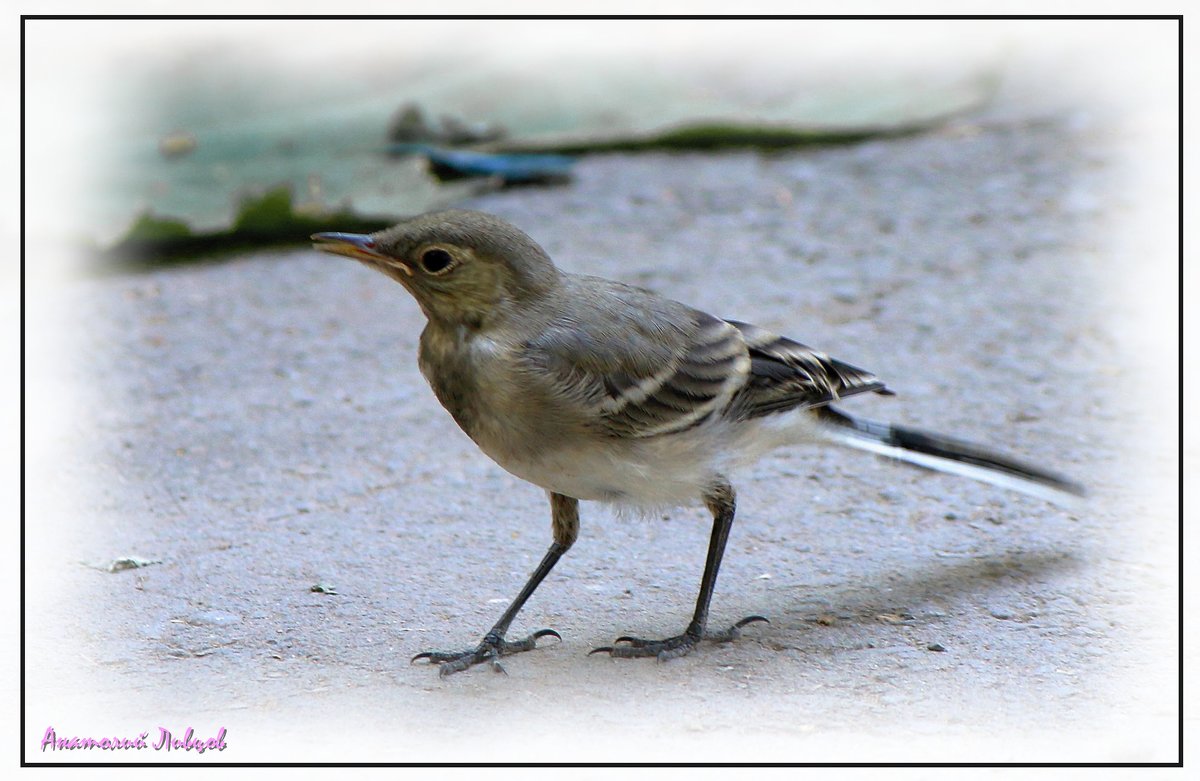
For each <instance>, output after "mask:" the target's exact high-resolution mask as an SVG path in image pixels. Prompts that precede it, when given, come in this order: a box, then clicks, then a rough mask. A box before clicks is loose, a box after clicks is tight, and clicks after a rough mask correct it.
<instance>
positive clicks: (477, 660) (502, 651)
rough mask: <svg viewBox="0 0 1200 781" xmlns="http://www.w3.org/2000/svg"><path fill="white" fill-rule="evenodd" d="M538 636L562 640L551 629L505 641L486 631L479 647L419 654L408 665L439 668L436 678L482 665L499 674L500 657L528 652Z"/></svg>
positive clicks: (532, 647) (500, 671) (501, 669)
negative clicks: (420, 662) (419, 662)
mask: <svg viewBox="0 0 1200 781" xmlns="http://www.w3.org/2000/svg"><path fill="white" fill-rule="evenodd" d="M542 637H555V638H558V640H559V642H561V641H562V635H560V634H559V633H558V632H555V631H554V630H553V629H539V630H538V631H536V632H534V633H533V634H531V635H529V636H528V637H525V638H523V639H521V640H505V639H504V638H503V637H502V636H500V635H498V634H496V633H495V632H488V633H487V634H486V635H484V637H483V640H481V641H480V643H479V645H477V646H475V647H474V648H468V649H467V650H466V651H423V652H421V653H419V654H417V655H416V656H414V657H413V658H412V660H411V661H410V662H409V664H412V663H413V662H415V661H417V660H418V659H427V660H429V663H430V664H437V665H440V667H439V668H438V675H440V676H441V677H443V678H445V677H446V676H447V675H453V674H454V673H458V672H462V671H463V670H466V669H468V668H470V667H474V666H475V665H477V664H485V663H486V664H488V665H490V666H491V668H492V669H493V670H495V671H496V672H498V673H503V672H504V668H503V667H502V666H501V665H500V657H501V656H508V655H510V654H516V653H520V652H521V651H532V650H533V649H534V648H537V641H538V638H542ZM506 674H507V673H506Z"/></svg>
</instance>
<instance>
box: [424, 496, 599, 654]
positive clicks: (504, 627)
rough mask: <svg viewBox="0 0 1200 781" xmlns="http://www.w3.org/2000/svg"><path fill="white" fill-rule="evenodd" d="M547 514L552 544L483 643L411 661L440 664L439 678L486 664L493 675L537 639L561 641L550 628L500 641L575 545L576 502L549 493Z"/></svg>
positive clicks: (485, 636) (533, 645) (577, 511)
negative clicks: (507, 658) (502, 662)
mask: <svg viewBox="0 0 1200 781" xmlns="http://www.w3.org/2000/svg"><path fill="white" fill-rule="evenodd" d="M550 515H551V523H552V526H553V531H554V542H552V543H551V544H550V549H549V550H548V551H546V555H545V556H543V557H542V561H541V563H540V564H538V565H537V569H535V570H534V571H533V574H532V575H530V576H529V580H528V581H527V582H526V583H525V587H524V588H522V589H521V593H519V594H517V598H516V599H514V600H513V601H512V604H510V605H509V606H508V609H507V610H505V611H504V615H502V616H500V620H499V621H497V622H496V625H495V626H493V627H492V628H491V629H490V630H488V633H487V634H486V635H484V636H483V640H481V641H480V643H479V645H477V646H475V647H474V648H469V649H467V650H466V651H424V652H422V653H419V654H417V655H416V656H414V657H413V658H412V661H414V662H415V661H417V660H418V659H428V660H429V662H430V663H432V664H439V665H441V666H440V668H439V670H438V674H439V675H441V676H442V677H445V676H447V675H451V674H453V673H457V672H461V671H463V670H466V669H467V668H469V667H473V666H475V665H477V664H482V663H484V662H487V663H488V664H490V665H491V667H492V669H493V670H495V671H496V672H504V668H503V667H501V666H500V661H499V659H500V657H501V656H508V655H509V654H515V653H519V652H520V651H530V650H532V649H534V648H536V647H537V641H538V638H540V637H557V638H558V639H559V640H562V636H561V635H559V633H558V632H555V631H554V630H553V629H539V630H538V631H536V632H534V633H533V634H531V635H529V636H527V637H524V638H522V639H520V640H506V639H505V638H504V635H505V633H507V632H508V627H509V625H510V624H512V622H513V619H514V618H516V617H517V613H519V612H520V611H521V608H522V607H523V606H524V605H525V601H526V600H527V599H529V597H531V596H532V595H533V592H534V591H535V590H537V587H538V585H539V584H540V583H541V582H542V580H543V579H544V578H545V577H546V575H548V574H550V570H552V569H554V565H555V564H557V563H558V560H559V559H560V558H562V555H563V554H564V553H566V552H567V550H568V549H569V548H570V547H571V545H572V544H573V543H574V542H575V538H576V537H578V536H579V500H578V499H573V498H571V497H569V496H563V495H561V494H556V493H551V494H550Z"/></svg>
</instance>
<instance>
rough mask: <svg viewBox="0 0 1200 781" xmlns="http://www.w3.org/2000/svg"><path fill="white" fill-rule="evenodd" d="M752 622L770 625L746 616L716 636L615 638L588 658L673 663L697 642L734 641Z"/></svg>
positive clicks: (693, 633)
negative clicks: (603, 656) (604, 656)
mask: <svg viewBox="0 0 1200 781" xmlns="http://www.w3.org/2000/svg"><path fill="white" fill-rule="evenodd" d="M755 621H764V622H766V623H768V624H769V623H771V622H770V621H767V619H765V618H763V617H762V616H746V617H745V618H743V619H742V620H741V621H738V622H737V623H736V624H734V625H733V626H731V627H729V628H728V629H726V630H723V631H717V632H714V631H711V630H708V629H704V630H697V631H693V629H692V627H688V631H686V632H684V633H683V634H681V635H676V636H675V637H668V638H667V639H665V640H646V639H644V638H641V637H629V636H624V637H618V638H617V639H616V640H615V641H613V644H612V645H606V646H603V647H601V648H595V649H593V650H592V651H591V652H590V653H589V654H588V655H589V656H590V655H591V654H598V653H606V654H608V655H609V656H612V657H614V658H618V659H635V658H640V657H645V656H653V657H657V659H658V661H660V662H665V661H667V660H668V659H676V658H678V657H680V656H686V655H687V654H689V653H691V651H692V649H693V648H695V647H696V646H697V645H699V644H700V641H701V640H709V641H711V642H714V643H728V642H731V641H733V640H736V639H737V638H738V637H739V636H740V635H741V633H742V627H744V626H746V624H753V623H754V622H755Z"/></svg>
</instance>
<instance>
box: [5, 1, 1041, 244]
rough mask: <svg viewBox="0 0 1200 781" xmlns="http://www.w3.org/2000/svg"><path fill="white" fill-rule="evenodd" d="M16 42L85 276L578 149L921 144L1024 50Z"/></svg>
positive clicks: (898, 27)
mask: <svg viewBox="0 0 1200 781" xmlns="http://www.w3.org/2000/svg"><path fill="white" fill-rule="evenodd" d="M101 29H102V32H101ZM26 33H27V40H28V43H29V46H28V52H29V58H28V62H27V70H26V73H27V77H28V78H29V80H30V83H32V84H37V85H40V86H39V89H36V90H31V91H30V93H29V94H28V95H27V105H26V111H27V113H26V120H27V126H29V127H35V128H37V132H36V133H35V134H31V137H30V139H29V141H30V144H29V163H30V166H29V170H30V171H31V172H32V173H33V176H31V177H30V179H29V182H28V186H29V203H30V204H31V205H34V206H35V207H37V206H44V207H45V208H44V209H42V208H34V209H33V210H32V212H33V213H34V215H35V219H38V222H41V221H42V220H45V221H48V222H49V223H50V224H49V225H46V224H44V223H43V224H42V225H41V226H40V227H43V228H51V229H52V231H53V232H54V233H55V234H56V235H57V236H58V237H64V236H67V237H69V238H70V239H71V240H72V241H75V242H77V243H78V244H80V245H82V246H87V247H90V248H92V249H93V250H95V252H96V257H95V260H96V262H97V263H100V264H103V263H105V262H113V261H130V260H140V261H148V262H151V263H153V262H156V261H162V260H166V259H168V258H176V259H177V258H179V257H181V256H189V255H192V256H195V255H204V254H208V253H211V252H214V251H222V250H228V249H230V248H237V247H247V246H256V245H262V244H264V243H275V242H283V243H287V242H292V243H295V242H297V241H302V240H303V237H304V236H305V235H306V233H307V232H308V231H309V229H313V228H321V227H323V226H324V225H325V223H326V222H329V221H330V220H329V219H328V218H331V217H332V218H334V219H333V220H332V222H333V223H335V224H337V225H340V226H341V227H342V228H343V229H346V228H347V227H348V226H347V217H348V216H350V215H354V216H355V217H356V218H358V219H359V220H361V224H359V223H355V224H354V225H353V226H349V227H360V228H363V229H372V228H373V227H379V226H381V225H383V224H388V223H390V222H392V221H394V219H395V218H396V217H398V216H400V215H404V214H411V213H417V212H421V211H425V210H428V209H430V208H435V207H438V206H444V205H447V204H450V203H453V202H455V201H456V200H460V199H462V198H464V197H468V196H470V195H474V194H478V193H480V192H482V191H486V190H488V189H494V188H497V187H504V186H510V185H521V184H538V185H555V184H561V183H562V182H564V181H565V180H567V179H569V177H570V170H571V163H572V161H573V160H574V158H575V157H576V156H578V155H582V154H589V153H598V152H604V151H612V150H625V151H630V150H645V149H717V148H733V147H740V148H745V147H751V148H762V149H779V148H789V147H792V148H794V147H798V146H802V145H812V144H838V143H853V142H855V141H861V140H864V139H868V138H873V137H876V136H880V135H889V134H900V133H910V132H917V131H920V130H923V129H928V128H931V127H935V126H937V125H938V124H940V123H943V122H945V121H947V120H949V119H951V118H954V117H960V116H962V115H964V114H967V113H969V112H972V111H978V110H979V109H981V108H984V107H985V106H986V105H987V104H988V102H989V101H990V99H991V98H993V97H994V95H995V93H996V90H997V88H998V86H999V83H1000V80H1001V74H1002V70H1003V67H1004V63H1005V58H1006V56H1007V55H1008V54H1011V51H1012V49H1013V47H1014V46H1018V45H1020V41H1021V40H1022V35H1021V34H1020V31H1019V30H1010V31H1007V32H1006V31H1005V29H1003V28H1002V26H1001V25H991V26H986V25H978V24H969V23H952V22H897V21H890V22H871V21H865V22H858V23H855V24H853V25H846V24H844V23H838V22H820V21H797V22H791V23H786V24H771V23H761V22H754V21H727V22H721V23H719V24H717V23H704V22H695V21H585V22H569V21H519V20H517V21H462V22H450V21H403V20H400V21H388V22H381V21H375V22H371V21H349V20H345V21H338V20H334V21H320V22H300V21H287V20H276V21H250V22H243V21H237V22H220V21H216V22H214V21H199V22H198V21H194V20H191V21H187V22H186V23H178V24H172V23H162V22H134V23H127V24H105V25H103V27H102V28H99V27H97V24H96V23H94V22H86V21H80V22H61V21H53V22H51V21H45V22H38V21H31V22H29V23H28V24H27V27H26ZM68 52H69V53H71V56H70V57H67V56H65V55H66V53H68ZM64 169H65V170H69V171H70V174H69V175H67V176H57V175H55V174H54V172H56V171H59V172H61V171H63V170H64ZM51 180H53V181H54V184H53V185H51V184H50V182H51ZM63 188H68V189H69V190H70V192H64V189H63ZM64 195H66V196H67V198H65V199H64V197H63V196H64ZM30 227H31V228H33V229H35V230H36V229H37V228H38V227H39V225H38V224H36V223H35V224H34V225H31V226H30Z"/></svg>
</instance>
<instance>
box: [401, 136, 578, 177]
mask: <svg viewBox="0 0 1200 781" xmlns="http://www.w3.org/2000/svg"><path fill="white" fill-rule="evenodd" d="M387 151H388V152H389V153H391V154H415V155H421V156H422V157H424V158H425V159H427V160H428V161H429V164H430V169H431V170H432V172H433V174H434V176H436V177H438V178H439V179H462V178H465V177H497V178H499V179H501V180H503V181H504V183H505V184H553V183H560V182H565V181H567V180H568V179H570V178H571V166H573V165H574V164H575V159H574V158H572V157H566V156H564V155H540V154H491V153H488V152H468V151H464V150H461V149H441V148H439V147H435V146H430V145H429V144H390V145H389V146H388V147H387Z"/></svg>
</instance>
